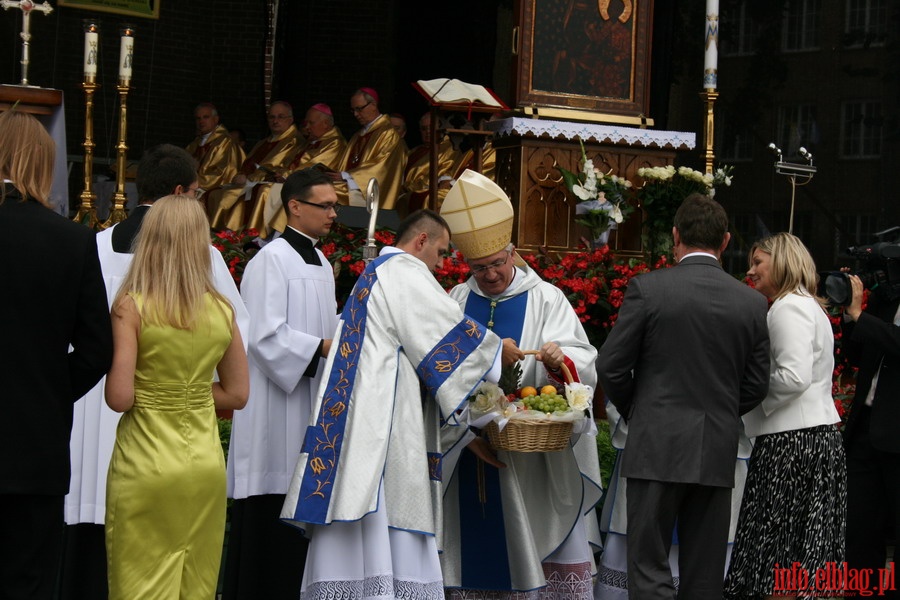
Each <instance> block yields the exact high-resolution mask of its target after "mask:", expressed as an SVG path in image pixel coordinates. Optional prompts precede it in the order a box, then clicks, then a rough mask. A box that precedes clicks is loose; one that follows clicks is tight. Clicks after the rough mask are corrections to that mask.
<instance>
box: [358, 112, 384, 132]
mask: <svg viewBox="0 0 900 600" xmlns="http://www.w3.org/2000/svg"><path fill="white" fill-rule="evenodd" d="M380 118H381V115H378V116H377V117H375V118H374V119H372V120H371V121H369V123H367V124H366V125H363V128H362V133H361V134H360V135H366V134H367V133H369V130H370V129H372V126H373V125H374V124H375V121H377V120H378V119H380Z"/></svg>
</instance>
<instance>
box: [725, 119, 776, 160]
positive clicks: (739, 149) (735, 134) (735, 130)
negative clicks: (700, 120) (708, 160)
mask: <svg viewBox="0 0 900 600" xmlns="http://www.w3.org/2000/svg"><path fill="white" fill-rule="evenodd" d="M716 132H717V137H718V138H719V139H717V140H716V144H717V146H718V149H719V158H720V159H721V160H723V161H728V162H741V161H748V160H753V145H754V144H755V143H758V142H757V140H756V139H755V138H754V136H753V129H752V128H751V127H749V126H743V125H736V124H734V122H733V121H732V120H730V119H728V118H727V116H724V115H722V116H720V117H719V121H718V127H717V128H716ZM767 143H768V142H767Z"/></svg>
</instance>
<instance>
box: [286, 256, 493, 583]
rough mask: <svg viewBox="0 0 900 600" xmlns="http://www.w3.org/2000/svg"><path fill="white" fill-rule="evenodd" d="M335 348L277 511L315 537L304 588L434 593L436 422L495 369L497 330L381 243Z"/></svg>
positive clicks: (418, 265)
mask: <svg viewBox="0 0 900 600" xmlns="http://www.w3.org/2000/svg"><path fill="white" fill-rule="evenodd" d="M334 348H335V351H333V352H331V354H330V355H329V357H328V362H327V364H326V368H325V375H324V376H323V380H322V385H321V387H320V390H319V393H318V395H317V400H316V404H315V407H314V409H313V413H312V418H311V424H310V429H309V431H308V433H307V435H306V438H305V440H304V445H303V450H302V452H301V454H300V459H299V461H298V462H297V469H296V472H295V476H294V479H293V481H292V483H291V487H290V489H289V491H288V494H287V500H286V502H285V507H284V510H283V511H282V518H283V519H285V520H286V521H288V522H291V523H293V524H294V525H297V526H298V527H300V528H302V529H303V530H305V531H306V532H307V534H309V535H311V538H312V539H311V542H310V548H309V554H308V557H307V567H306V571H305V573H304V582H303V586H304V594H303V596H302V597H303V598H305V599H308V600H311V599H332V598H343V599H345V600H360V599H364V598H388V597H391V598H392V597H404V598H409V599H411V600H437V599H440V598H443V588H442V579H441V572H440V566H439V561H438V558H437V545H436V542H435V537H434V536H435V534H436V533H437V530H438V528H439V526H440V516H439V515H440V485H441V484H440V479H441V478H440V467H441V459H440V453H439V452H438V451H437V446H436V444H437V434H438V429H439V426H440V421H441V419H443V420H445V421H451V422H452V421H453V420H454V417H455V416H456V411H457V409H459V408H460V406H461V405H462V404H463V403H464V402H465V401H466V400H467V398H468V397H469V395H470V394H471V393H472V391H473V390H474V389H475V388H476V387H477V386H478V385H479V384H480V382H481V381H482V379H483V378H484V377H486V376H488V374H489V373H497V372H498V371H499V370H498V369H497V368H496V366H497V365H498V362H499V357H500V340H499V338H497V336H495V335H493V334H492V333H490V332H488V331H486V330H485V328H484V327H483V326H480V325H478V324H477V323H475V322H474V321H472V320H471V319H469V318H467V317H466V316H465V315H463V314H462V312H461V311H460V309H459V306H458V305H457V304H456V302H454V301H453V300H451V299H450V297H449V296H448V295H447V294H446V293H445V292H444V291H443V290H442V289H441V288H440V286H439V285H438V284H437V282H436V280H435V279H434V276H433V275H432V273H431V272H430V271H429V270H428V268H427V267H426V266H425V264H424V263H423V262H422V261H421V260H419V259H417V258H415V257H413V256H411V255H409V254H406V253H403V252H397V251H396V250H395V249H386V251H384V250H383V251H382V256H381V257H379V258H378V259H376V260H375V261H374V262H373V263H371V264H370V265H369V266H368V267H367V268H366V271H365V272H364V273H363V274H362V275H361V276H360V279H359V281H358V282H357V285H356V287H355V288H354V291H353V293H352V294H351V296H350V299H349V300H348V303H347V305H346V306H345V307H344V311H343V313H342V315H341V321H340V324H339V327H338V333H337V335H336V336H335V341H334ZM492 378H494V379H495V378H496V376H495V375H494V376H493V377H492ZM420 385H421V386H422V387H424V391H425V396H426V397H425V399H424V400H423V395H422V388H421V387H420Z"/></svg>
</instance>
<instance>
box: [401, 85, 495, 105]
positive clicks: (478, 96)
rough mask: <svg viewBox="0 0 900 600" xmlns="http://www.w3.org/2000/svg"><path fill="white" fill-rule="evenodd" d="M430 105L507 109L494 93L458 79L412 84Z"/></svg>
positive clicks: (481, 86)
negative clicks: (476, 104)
mask: <svg viewBox="0 0 900 600" xmlns="http://www.w3.org/2000/svg"><path fill="white" fill-rule="evenodd" d="M413 87H415V88H417V89H418V90H419V91H420V92H421V93H422V95H424V96H426V97H427V98H428V99H429V101H430V102H431V103H432V104H473V103H479V104H483V105H484V106H487V107H493V108H509V107H508V106H506V104H504V103H503V101H502V100H500V98H498V97H497V95H496V94H494V92H492V91H491V90H489V89H488V88H486V87H484V86H483V85H478V84H477V83H466V82H465V81H460V80H459V79H447V78H440V79H429V80H424V79H420V80H419V81H417V82H416V83H414V84H413Z"/></svg>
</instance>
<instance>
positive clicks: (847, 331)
mask: <svg viewBox="0 0 900 600" xmlns="http://www.w3.org/2000/svg"><path fill="white" fill-rule="evenodd" d="M850 279H851V283H852V286H853V301H852V302H851V304H850V306H848V307H847V310H846V311H845V313H844V314H845V319H849V322H847V323H845V325H844V336H843V339H844V347H845V350H846V352H847V356H848V359H849V361H850V363H851V364H854V365H857V366H859V374H858V375H857V379H856V395H855V397H854V398H853V404H852V406H851V408H850V416H849V418H848V419H847V427H846V428H845V429H844V444H845V446H846V449H847V563H848V566H849V567H851V568H855V569H868V571H867V572H868V573H869V574H870V583H871V585H872V588H871V589H873V590H875V591H878V589H879V587H881V589H884V586H883V585H882V584H883V583H884V582H883V581H879V580H878V573H880V572H881V571H880V569H884V567H885V560H886V554H887V552H886V550H887V540H886V539H885V538H886V537H887V536H886V533H887V532H888V524H891V523H892V524H893V530H892V531H893V539H894V541H895V544H894V547H895V550H894V556H895V557H896V556H897V549H896V548H897V543H898V541H900V309H898V306H900V300H898V299H897V298H892V297H891V296H890V294H889V293H885V291H886V290H888V289H889V288H888V286H882V287H880V288H879V289H877V290H876V291H875V292H874V293H873V294H872V295H870V297H869V305H868V306H867V307H866V310H865V312H863V310H862V299H863V285H862V281H860V279H859V277H857V276H855V275H852V276H851V277H850ZM892 564H893V567H894V572H895V573H896V560H892ZM896 581H897V579H896V575H895V577H894V582H895V584H896ZM885 597H887V598H898V597H900V594H898V592H897V590H896V585H895V589H893V590H890V591H887V592H886V595H885Z"/></svg>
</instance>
